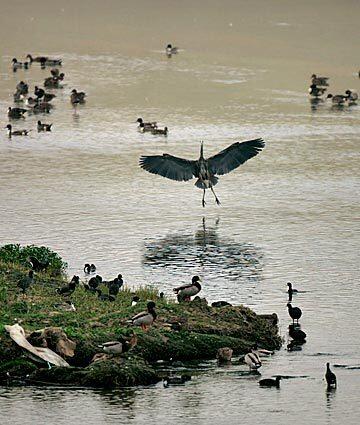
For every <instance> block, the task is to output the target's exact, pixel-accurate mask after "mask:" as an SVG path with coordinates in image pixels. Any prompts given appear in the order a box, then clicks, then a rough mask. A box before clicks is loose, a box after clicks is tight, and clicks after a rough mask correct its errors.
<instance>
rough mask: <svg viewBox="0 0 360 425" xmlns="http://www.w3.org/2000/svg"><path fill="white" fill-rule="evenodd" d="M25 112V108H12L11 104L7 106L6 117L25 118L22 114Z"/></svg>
mask: <svg viewBox="0 0 360 425" xmlns="http://www.w3.org/2000/svg"><path fill="white" fill-rule="evenodd" d="M26 112H27V110H26V109H23V108H12V107H11V106H9V108H8V113H7V114H8V117H9V118H15V119H19V118H25V117H24V114H25V113H26Z"/></svg>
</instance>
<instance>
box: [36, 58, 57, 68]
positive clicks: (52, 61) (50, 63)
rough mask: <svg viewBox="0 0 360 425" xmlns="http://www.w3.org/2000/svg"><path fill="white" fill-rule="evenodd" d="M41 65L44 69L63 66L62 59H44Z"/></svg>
mask: <svg viewBox="0 0 360 425" xmlns="http://www.w3.org/2000/svg"><path fill="white" fill-rule="evenodd" d="M40 65H41V67H42V68H45V66H61V65H62V59H51V58H42V60H41V61H40Z"/></svg>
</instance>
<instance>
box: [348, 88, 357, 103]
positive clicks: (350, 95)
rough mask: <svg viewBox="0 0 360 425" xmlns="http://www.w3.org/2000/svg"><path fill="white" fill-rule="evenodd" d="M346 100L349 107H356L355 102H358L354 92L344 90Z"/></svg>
mask: <svg viewBox="0 0 360 425" xmlns="http://www.w3.org/2000/svg"><path fill="white" fill-rule="evenodd" d="M345 94H346V100H347V101H348V102H349V105H356V101H357V100H358V98H359V96H358V94H357V93H356V92H355V91H351V90H346V92H345Z"/></svg>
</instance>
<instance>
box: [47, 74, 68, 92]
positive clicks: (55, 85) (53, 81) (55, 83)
mask: <svg viewBox="0 0 360 425" xmlns="http://www.w3.org/2000/svg"><path fill="white" fill-rule="evenodd" d="M64 76H65V74H63V73H61V74H60V75H59V76H58V77H48V78H45V80H44V87H47V88H52V89H60V88H63V86H61V85H60V81H62V80H63V79H64Z"/></svg>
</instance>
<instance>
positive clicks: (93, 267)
mask: <svg viewBox="0 0 360 425" xmlns="http://www.w3.org/2000/svg"><path fill="white" fill-rule="evenodd" d="M95 272H96V266H95V264H92V263H91V264H90V273H95Z"/></svg>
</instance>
